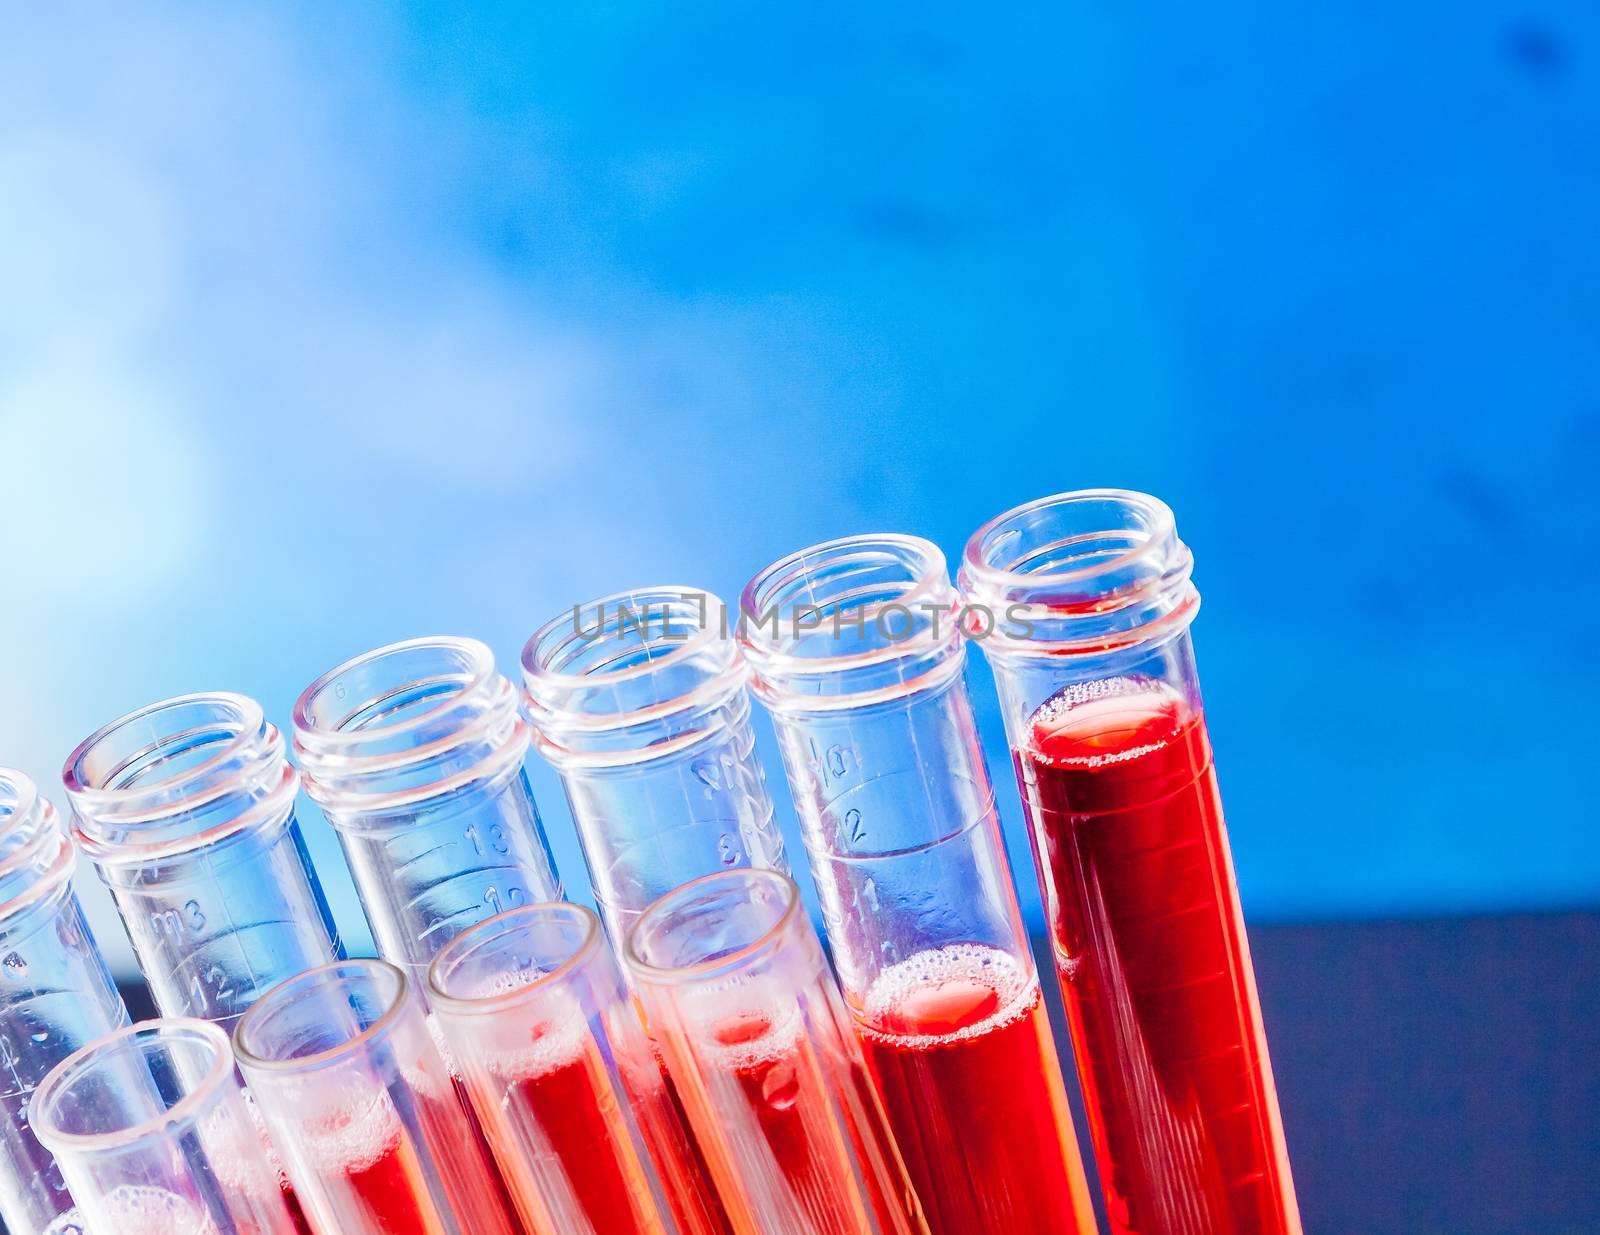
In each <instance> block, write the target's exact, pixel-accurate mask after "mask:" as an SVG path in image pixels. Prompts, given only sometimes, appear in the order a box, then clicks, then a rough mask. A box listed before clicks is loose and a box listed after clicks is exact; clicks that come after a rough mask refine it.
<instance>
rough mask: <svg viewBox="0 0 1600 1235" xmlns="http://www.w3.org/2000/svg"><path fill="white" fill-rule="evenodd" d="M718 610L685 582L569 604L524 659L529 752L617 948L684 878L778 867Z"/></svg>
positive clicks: (733, 652)
mask: <svg viewBox="0 0 1600 1235" xmlns="http://www.w3.org/2000/svg"><path fill="white" fill-rule="evenodd" d="M725 612H726V611H725V607H724V605H723V603H722V602H721V601H720V600H718V599H717V598H716V597H715V596H713V595H711V594H710V593H708V592H704V591H700V590H697V589H695V588H687V587H653V588H641V589H639V590H637V591H633V592H622V593H618V594H617V595H615V596H607V597H604V598H602V599H600V600H596V601H591V602H589V603H588V604H586V605H579V606H574V607H573V609H571V610H570V611H568V612H566V613H563V614H561V615H560V616H559V617H556V618H554V619H552V620H551V621H549V622H547V623H545V625H544V626H542V627H541V628H540V629H539V630H538V631H537V632H536V633H535V634H534V636H533V637H532V638H531V639H529V640H528V644H527V646H526V647H525V648H524V649H523V652H522V681H523V687H524V689H525V691H526V693H527V700H528V712H529V715H530V717H531V719H532V721H533V726H534V730H535V735H536V736H535V744H536V746H537V748H538V750H539V753H540V754H541V755H543V756H544V757H545V758H546V759H547V760H549V762H550V763H551V764H552V765H554V767H555V769H556V771H557V772H558V773H559V774H560V776H561V783H562V786H563V787H564V788H565V789H566V793H567V801H568V803H569V804H570V805H571V807H572V817H573V821H574V822H575V823H576V824H577V827H578V835H579V838H580V839H581V840H582V842H583V853H584V858H585V860H586V861H587V862H588V865H589V876H590V882H591V884H592V885H593V888H594V895H595V901H596V903H597V904H598V905H599V906H600V913H601V916H602V917H603V918H604V919H605V922H606V928H607V929H608V930H609V931H610V932H611V936H612V939H613V940H615V941H616V942H617V944H618V946H620V945H621V941H622V940H623V938H624V937H625V936H626V935H627V932H628V929H629V928H630V927H631V926H632V924H633V921H634V919H636V918H637V917H638V916H639V914H641V913H642V912H643V911H644V909H645V907H646V906H648V905H649V904H651V902H653V901H655V900H656V899H657V898H658V897H660V896H662V895H663V894H665V893H667V892H669V891H671V890H672V889H673V888H676V887H678V886H680V885H681V884H684V883H686V882H688V881H689V880H691V879H696V878H698V877H699V876H701V875H708V874H711V873H712V872H714V871H720V870H728V869H731V868H735V867H762V868H768V869H774V870H787V869H788V864H787V861H786V860H785V858H784V853H783V838H782V835H781V834H780V833H779V832H778V829H777V826H776V824H775V823H774V821H773V811H772V797H771V795H770V794H769V793H768V791H767V785H766V778H765V775H764V774H763V772H762V769H761V765H760V763H759V762H758V761H757V760H756V757H755V736H754V733H753V731H752V729H751V727H750V698H749V694H748V693H747V692H746V690H745V670H744V666H743V664H742V663H741V662H740V660H739V657H738V649H737V647H736V646H735V644H734V642H733V640H732V638H731V637H730V636H729V632H728V629H727V622H726V618H725Z"/></svg>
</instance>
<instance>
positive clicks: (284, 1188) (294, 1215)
mask: <svg viewBox="0 0 1600 1235" xmlns="http://www.w3.org/2000/svg"><path fill="white" fill-rule="evenodd" d="M278 1188H279V1190H280V1191H281V1192H282V1195H283V1204H284V1207H285V1208H286V1209H288V1211H289V1221H290V1222H292V1223H294V1229H295V1232H296V1235H312V1227H311V1220H310V1219H309V1218H307V1217H306V1211H305V1210H304V1209H303V1208H302V1207H301V1205H300V1198H299V1197H297V1196H296V1195H295V1194H294V1189H293V1188H292V1187H290V1186H289V1181H288V1180H287V1179H283V1178H280V1179H279V1180H278Z"/></svg>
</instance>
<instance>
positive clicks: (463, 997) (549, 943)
mask: <svg viewBox="0 0 1600 1235" xmlns="http://www.w3.org/2000/svg"><path fill="white" fill-rule="evenodd" d="M600 939H601V935H600V920H599V918H597V917H596V916H595V915H594V913H593V912H592V911H591V910H589V909H585V908H584V907H582V906H581V905H572V904H568V903H566V902H552V903H549V904H542V905H526V906H523V907H522V908H519V909H509V910H507V911H506V912H505V913H501V914H496V915H495V916H494V917H492V918H486V919H485V920H484V921H482V922H480V923H478V924H477V925H476V926H473V927H470V928H468V929H467V930H465V931H463V932H462V933H461V934H459V935H457V936H456V937H455V938H454V939H452V940H451V941H450V942H449V943H448V944H446V945H445V946H444V948H443V949H441V950H440V952H439V955H438V956H436V957H435V958H434V960H433V964H432V965H430V966H429V968H428V988H429V994H430V996H431V997H432V999H433V1002H434V1004H435V1006H441V1007H443V1008H445V1009H446V1010H448V1011H451V1012H456V1013H464V1014H471V1013H473V1012H492V1011H498V1010H500V1009H503V1008H504V1007H506V1006H507V1005H509V1004H513V1003H516V1002H518V1001H519V1000H521V999H523V998H526V997H527V996H528V995H530V994H531V993H533V991H534V990H536V989H538V988H541V987H544V986H547V985H549V984H552V983H555V982H559V981H561V980H562V979H563V978H564V977H566V976H567V975H568V974H569V973H571V972H573V971H574V970H576V969H577V968H579V967H580V966H581V965H583V964H584V963H585V962H586V961H587V960H588V959H589V958H590V957H592V956H593V955H594V954H595V952H596V951H598V949H599V948H600V946H601V943H600Z"/></svg>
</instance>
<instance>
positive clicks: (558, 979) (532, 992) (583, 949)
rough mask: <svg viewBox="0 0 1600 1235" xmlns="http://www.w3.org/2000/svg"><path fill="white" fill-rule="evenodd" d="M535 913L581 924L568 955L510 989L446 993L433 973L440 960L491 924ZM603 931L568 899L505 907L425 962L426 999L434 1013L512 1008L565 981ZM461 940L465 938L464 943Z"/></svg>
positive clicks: (598, 944)
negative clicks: (579, 935) (468, 995)
mask: <svg viewBox="0 0 1600 1235" xmlns="http://www.w3.org/2000/svg"><path fill="white" fill-rule="evenodd" d="M535 914H546V915H549V914H553V915H554V916H557V917H569V918H575V919H577V920H578V921H579V922H580V923H582V925H583V931H584V933H583V938H582V939H581V940H580V941H579V943H578V946H577V947H576V948H574V949H573V951H572V954H571V955H570V956H568V957H567V958H566V959H565V960H563V961H562V962H561V963H560V964H558V965H556V966H555V967H554V968H552V969H548V970H546V971H545V972H544V973H541V974H540V975H539V976H538V977H536V978H534V979H533V980H531V981H529V982H525V983H523V984H522V985H521V986H516V987H512V988H511V989H510V990H505V991H498V992H496V993H495V994H492V995H481V996H476V997H473V998H463V997H462V996H460V995H452V994H449V993H448V992H447V991H446V990H445V989H444V986H443V984H442V983H441V982H440V981H439V980H438V978H437V973H438V971H439V970H441V969H442V967H443V962H444V961H445V960H446V959H447V958H448V957H450V955H451V954H452V953H453V952H456V951H457V950H458V949H463V948H465V947H466V946H467V943H470V942H472V941H473V937H474V936H476V935H478V934H479V933H480V932H482V933H484V934H489V931H488V928H489V927H491V926H495V927H499V926H505V925H507V924H508V923H510V922H513V921H515V920H517V919H521V918H528V917H531V916H533V915H535ZM603 937H604V931H603V930H602V928H601V925H600V917H599V915H598V914H597V913H595V911H594V910H592V909H590V908H589V907H588V906H587V905H577V904H574V903H573V902H571V901H540V902H538V903H536V904H532V905H518V906H517V907H516V908H514V909H507V910H504V911H502V912H500V913H497V914H495V915H494V916H493V917H488V918H485V919H484V920H483V921H481V922H477V923H474V924H473V925H472V926H469V927H468V928H467V929H466V930H464V931H462V932H461V933H460V934H458V935H456V936H454V937H453V938H452V939H451V940H450V942H449V943H447V944H445V946H444V947H443V948H441V949H439V952H438V953H437V954H436V955H435V956H434V958H433V960H432V961H431V962H430V963H429V965H428V972H427V980H428V1000H429V1003H430V1004H431V1006H432V1007H433V1009H434V1011H435V1012H441V1013H443V1012H446V1011H448V1013H449V1014H451V1015H458V1016H463V1017H466V1016H479V1015H488V1014H492V1013H496V1012H501V1011H504V1010H505V1009H506V1008H510V1007H515V1006H516V1005H517V1004H519V1003H523V1002H526V1001H527V1000H529V999H532V998H534V997H535V996H536V995H537V994H539V993H540V992H542V991H546V990H549V989H551V988H552V987H554V986H556V985H558V984H560V983H562V982H564V981H566V979H568V978H569V977H571V976H572V975H573V974H574V973H577V972H578V971H579V970H581V969H582V968H583V967H584V966H585V965H587V964H588V963H589V962H590V961H592V960H593V959H594V958H595V956H596V954H597V953H598V952H599V951H600V948H601V941H602V939H603ZM463 941H467V943H464V942H463Z"/></svg>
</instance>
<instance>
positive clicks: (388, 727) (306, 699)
mask: <svg viewBox="0 0 1600 1235" xmlns="http://www.w3.org/2000/svg"><path fill="white" fill-rule="evenodd" d="M528 740H529V733H528V726H527V722H526V721H525V720H524V719H523V718H522V716H521V713H520V707H519V700H518V698H517V692H516V688H515V687H513V686H512V684H511V682H510V681H509V680H508V679H507V678H505V677H504V676H503V675H501V674H500V673H499V672H498V671H497V670H496V669H495V665H494V656H493V654H492V653H491V652H490V651H489V649H488V648H487V647H486V646H485V645H483V644H482V643H479V642H478V641H477V640H475V639H455V638H443V637H441V638H429V639H413V640H410V641H409V642H405V643H396V644H391V645H390V646H388V647H383V648H379V649H378V650H377V651H374V652H368V653H366V654H365V655H362V656H358V657H356V658H355V659H353V660H349V661H346V662H345V663H344V664H342V665H340V666H338V667H337V668H335V669H333V670H330V671H329V672H328V673H326V674H324V675H323V676H322V677H320V678H318V679H317V680H316V681H315V682H313V683H312V684H311V685H310V686H309V687H307V688H306V690H305V692H304V693H303V694H302V695H301V696H300V699H299V701H298V702H297V703H296V704H295V709H294V745H295V754H296V756H297V757H298V758H299V760H300V766H301V767H302V768H303V769H304V772H305V778H306V791H307V792H308V793H309V794H310V795H311V798H312V800H313V801H315V802H316V803H317V805H318V806H320V807H321V808H322V812H323V814H325V815H326V816H327V817H328V822H329V823H331V824H332V825H333V827H334V829H335V831H337V832H338V835H339V842H340V844H341V845H342V846H343V847H344V852H345V857H346V858H347V860H348V861H349V863H350V871H351V874H352V875H354V877H355V881H356V887H357V889H358V890H359V892H360V894H361V904H362V907H363V909H364V910H365V911H366V914H367V920H368V922H370V923H371V925H372V934H373V938H374V939H375V940H376V942H377V945H378V952H379V954H380V955H381V956H383V957H384V959H386V960H388V961H390V962H392V963H393V964H396V965H399V966H401V967H402V968H403V969H405V970H406V973H407V975H408V976H409V977H410V979H411V981H412V983H413V984H414V985H415V986H416V987H417V988H418V989H419V990H421V989H422V988H423V986H424V985H425V982H426V974H427V969H428V965H429V963H430V962H431V961H432V960H433V958H434V955H435V954H436V953H437V952H438V951H439V949H440V948H442V947H443V946H444V945H445V944H446V943H447V942H449V940H450V939H451V938H452V937H453V936H454V935H456V934H457V933H458V932H460V931H462V930H465V929H466V928H467V927H469V926H471V925H473V924H474V923H476V922H481V921H482V920H483V919H484V918H487V917H491V916H492V915H494V914H496V913H499V912H501V911H502V910H505V909H511V908H515V907H516V906H518V905H531V904H537V903H540V902H544V901H552V900H559V899H560V898H561V894H562V892H561V881H560V879H559V878H557V876H556V871H555V865H554V863H553V862H552V861H551V858H550V850H549V846H548V844H547V842H546V840H545V835H544V829H543V827H542V825H541V824H540V822H539V812H538V809H537V807H536V806H535V805H534V800H533V791H532V789H531V788H530V787H529V784H528V778H527V773H526V772H525V770H524V768H523V759H524V757H525V756H526V754H527V751H528Z"/></svg>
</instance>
